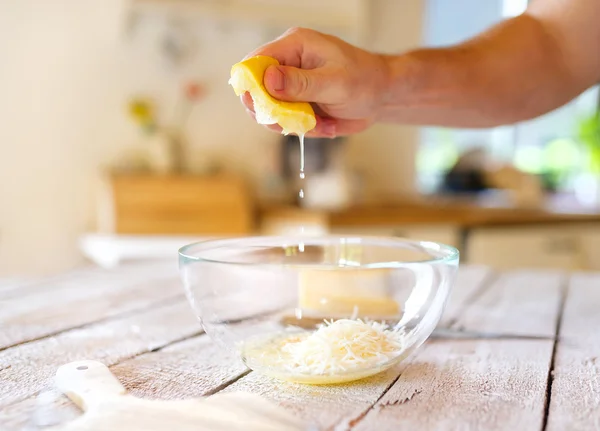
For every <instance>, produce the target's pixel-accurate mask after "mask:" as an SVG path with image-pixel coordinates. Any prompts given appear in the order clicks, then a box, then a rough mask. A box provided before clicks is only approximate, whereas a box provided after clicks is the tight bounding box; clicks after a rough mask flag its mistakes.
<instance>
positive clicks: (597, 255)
mask: <svg viewBox="0 0 600 431" xmlns="http://www.w3.org/2000/svg"><path fill="white" fill-rule="evenodd" d="M467 261H468V262H469V263H474V264H486V265H491V266H493V267H495V268H499V269H512V268H554V269H563V270H590V269H598V268H600V224H598V223H590V224H575V225H569V224H558V223H557V224H552V225H548V226H536V227H531V226H530V227H494V228H477V229H473V230H472V231H471V232H470V233H469V236H468V241H467Z"/></svg>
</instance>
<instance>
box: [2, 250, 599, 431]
mask: <svg viewBox="0 0 600 431" xmlns="http://www.w3.org/2000/svg"><path fill="white" fill-rule="evenodd" d="M598 286H600V274H591V273H589V274H580V273H576V274H565V273H560V272H554V271H527V270H522V271H515V272H494V271H493V270H491V269H489V268H486V267H472V266H463V267H461V269H460V271H459V276H458V280H457V283H456V285H455V287H454V290H453V293H452V295H451V299H450V302H449V304H448V306H447V308H446V311H445V314H444V316H443V318H442V321H441V322H440V327H442V328H443V327H445V328H451V329H455V330H466V331H480V332H493V333H496V334H498V333H499V334H502V335H501V336H499V337H498V336H496V337H491V336H490V337H487V336H485V335H483V336H481V337H475V338H469V337H466V338H465V337H458V338H452V337H450V338H444V337H437V338H435V339H430V340H429V341H428V342H426V343H425V345H424V346H422V348H421V349H420V350H419V351H418V352H417V354H416V355H415V356H414V357H412V358H411V359H409V360H407V361H405V362H404V363H403V364H400V365H399V366H397V367H396V368H393V369H390V370H389V371H387V372H384V373H382V374H380V375H378V376H375V377H373V378H369V379H366V380H363V381H359V382H355V383H351V384H345V385H339V386H301V385H296V384H291V383H283V382H279V381H275V380H271V379H268V378H265V377H262V376H261V375H259V374H256V373H254V372H251V371H249V370H248V369H246V368H245V366H244V365H243V364H242V363H240V362H239V361H238V360H237V359H235V358H234V357H232V355H231V354H230V353H228V352H226V351H223V350H221V349H220V348H219V347H217V346H216V345H214V344H213V342H212V341H211V340H210V339H209V338H208V337H207V336H206V335H205V334H203V332H202V329H201V327H200V325H199V323H198V322H197V320H196V318H195V317H194V316H193V315H192V312H191V308H190V306H189V305H188V303H187V301H186V299H185V297H184V294H183V289H182V287H181V286H180V282H179V279H178V274H177V269H176V263H175V262H173V261H170V262H168V263H164V264H163V263H157V262H152V263H137V264H128V265H124V266H121V267H118V268H116V269H112V270H103V269H99V268H95V267H91V268H84V269H79V270H76V271H73V272H70V273H65V274H63V275H58V276H54V277H49V278H44V279H39V280H27V279H22V280H21V279H13V280H7V281H6V282H4V283H2V282H0V305H1V307H2V313H0V327H2V331H0V429H2V430H6V431H8V430H13V429H14V430H16V429H19V430H21V429H23V428H24V427H34V428H33V429H35V426H38V427H39V426H44V425H49V424H53V423H57V422H60V421H63V420H68V419H72V418H74V417H76V416H77V415H78V414H79V413H78V411H77V409H76V408H75V407H74V406H73V404H71V403H70V402H69V401H68V400H67V399H66V398H65V397H63V396H59V395H58V394H57V392H56V391H55V389H54V386H53V383H52V382H53V381H52V379H53V376H54V374H55V372H56V369H57V367H59V366H60V365H62V364H64V363H66V362H69V361H73V360H79V359H95V360H99V361H101V362H103V363H104V364H106V365H108V366H109V367H110V368H111V370H112V372H113V373H114V374H115V375H116V376H117V378H119V380H120V381H121V382H122V383H123V384H124V385H125V387H126V388H127V389H128V390H129V391H130V392H131V393H132V394H134V395H136V396H140V397H149V398H161V399H175V398H188V397H198V396H202V395H211V394H215V393H218V392H220V391H233V390H240V391H250V392H255V393H259V394H261V395H263V396H265V397H267V398H269V399H271V400H273V401H275V402H276V403H278V404H279V405H281V406H283V408H285V409H287V410H288V411H289V412H291V413H292V414H294V415H298V416H300V417H302V418H304V419H305V420H307V421H309V422H313V423H315V424H317V425H318V426H319V428H320V429H323V430H334V429H335V430H349V429H352V430H376V431H385V430H397V429H418V430H451V429H452V430H457V429H477V430H510V431H514V430H520V431H529V430H532V431H533V430H535V431H539V430H557V431H558V430H561V431H562V430H566V429H569V430H576V429H577V430H578V429H581V430H583V429H586V430H588V429H598V428H599V426H598V424H599V423H600V408H599V406H600V382H599V380H598V378H597V377H598V351H599V349H600V334H599V332H598V330H597V328H598V327H600V313H598V305H599V304H600V289H598ZM523 335H527V336H534V337H533V338H532V339H527V337H525V338H523V337H522V336H523ZM536 337H539V338H536Z"/></svg>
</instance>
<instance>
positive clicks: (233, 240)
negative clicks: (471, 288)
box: [178, 235, 460, 269]
mask: <svg viewBox="0 0 600 431" xmlns="http://www.w3.org/2000/svg"><path fill="white" fill-rule="evenodd" d="M335 239H338V240H339V239H345V240H350V241H352V242H354V243H355V244H357V245H360V244H361V242H362V241H365V240H367V241H372V242H376V241H386V242H389V243H391V244H392V245H390V248H395V247H394V246H393V244H396V245H397V246H401V245H413V246H418V247H421V248H423V249H425V250H426V251H429V250H432V251H433V250H435V251H438V252H439V251H441V252H442V253H444V254H445V255H444V256H441V257H436V258H432V259H426V260H419V261H400V260H398V261H390V262H382V263H371V264H361V265H360V266H350V265H348V266H345V265H334V264H306V263H294V264H281V263H253V262H234V261H227V260H226V259H209V258H204V257H199V256H193V255H191V254H189V250H190V249H192V248H194V247H198V246H201V247H202V248H203V249H205V250H210V249H211V248H214V247H216V246H218V245H220V244H221V245H237V246H244V245H246V246H248V245H250V244H251V243H252V242H253V241H259V240H270V241H277V240H279V241H281V244H284V243H285V242H284V241H285V240H287V241H290V240H293V242H303V241H305V242H307V243H311V242H313V241H314V242H317V243H318V242H319V240H335ZM178 254H179V257H180V259H181V258H183V259H185V260H187V261H195V262H205V263H211V264H220V265H229V266H242V267H256V268H259V267H277V268H282V267H286V266H291V267H302V268H320V269H328V268H329V269H331V268H341V267H343V268H355V269H356V268H358V269H394V268H402V267H407V266H413V265H432V264H443V263H448V262H454V261H458V260H459V258H460V252H459V251H458V249H457V248H455V247H452V246H450V245H447V244H444V243H441V242H436V241H423V240H413V239H408V238H402V237H392V236H373V235H324V236H306V237H304V236H294V235H257V236H245V237H229V238H216V239H215V238H212V239H206V240H202V241H196V242H193V243H190V244H187V245H184V246H183V247H181V248H180V249H179V250H178Z"/></svg>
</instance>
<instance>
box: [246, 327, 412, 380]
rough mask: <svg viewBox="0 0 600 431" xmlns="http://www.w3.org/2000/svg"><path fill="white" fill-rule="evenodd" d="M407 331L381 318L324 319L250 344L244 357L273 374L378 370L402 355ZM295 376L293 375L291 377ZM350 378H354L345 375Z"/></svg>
mask: <svg viewBox="0 0 600 431" xmlns="http://www.w3.org/2000/svg"><path fill="white" fill-rule="evenodd" d="M403 350H404V334H403V333H402V332H400V331H398V330H389V329H387V326H386V325H384V324H381V323H378V322H365V321H362V320H360V319H340V320H336V321H325V324H323V325H320V327H319V328H318V329H317V330H316V331H314V332H312V333H307V332H301V333H296V334H286V335H279V336H275V337H270V338H268V339H266V340H265V339H263V340H260V341H257V342H254V343H251V344H248V345H247V346H246V348H245V349H244V355H243V356H244V358H245V360H246V362H247V363H248V366H250V368H263V369H264V368H270V371H272V373H271V374H282V373H283V374H288V375H290V376H291V377H293V376H299V375H302V376H336V375H351V374H353V373H355V374H356V373H359V374H361V375H363V376H365V375H370V374H374V373H366V374H365V371H368V370H376V372H379V371H381V370H377V369H378V368H381V367H383V366H385V365H386V364H388V363H390V361H392V360H393V359H395V358H397V357H399V356H400V354H401V353H402V351H403ZM292 380H293V378H292ZM346 380H351V379H346Z"/></svg>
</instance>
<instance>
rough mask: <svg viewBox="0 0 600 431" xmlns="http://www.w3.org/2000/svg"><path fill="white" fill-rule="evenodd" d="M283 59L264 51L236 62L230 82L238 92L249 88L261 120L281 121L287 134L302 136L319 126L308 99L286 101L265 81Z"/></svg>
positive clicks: (267, 121) (266, 121)
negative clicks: (267, 85)
mask: <svg viewBox="0 0 600 431" xmlns="http://www.w3.org/2000/svg"><path fill="white" fill-rule="evenodd" d="M278 64H279V62H278V61H277V60H276V59H274V58H272V57H267V56H264V55H258V56H255V57H251V58H248V59H247V60H244V61H241V62H239V63H236V64H234V65H233V67H232V68H231V78H230V79H229V84H230V85H231V86H232V87H233V91H235V94H236V95H237V96H240V95H241V94H244V93H245V92H246V91H247V92H249V93H250V95H251V96H252V100H253V101H254V112H255V113H256V121H257V122H258V123H259V124H279V125H280V126H281V128H282V129H283V132H282V133H283V134H284V135H287V134H290V133H294V134H296V135H298V136H302V135H304V134H306V133H307V132H308V131H310V130H312V129H314V128H315V126H316V125H317V120H316V118H315V112H314V110H313V108H312V106H310V103H306V102H283V101H281V100H277V99H275V98H274V97H273V96H271V95H270V94H269V93H268V92H267V89H266V88H265V85H264V83H263V77H264V75H265V71H266V70H267V68H268V67H269V66H277V65H278Z"/></svg>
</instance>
